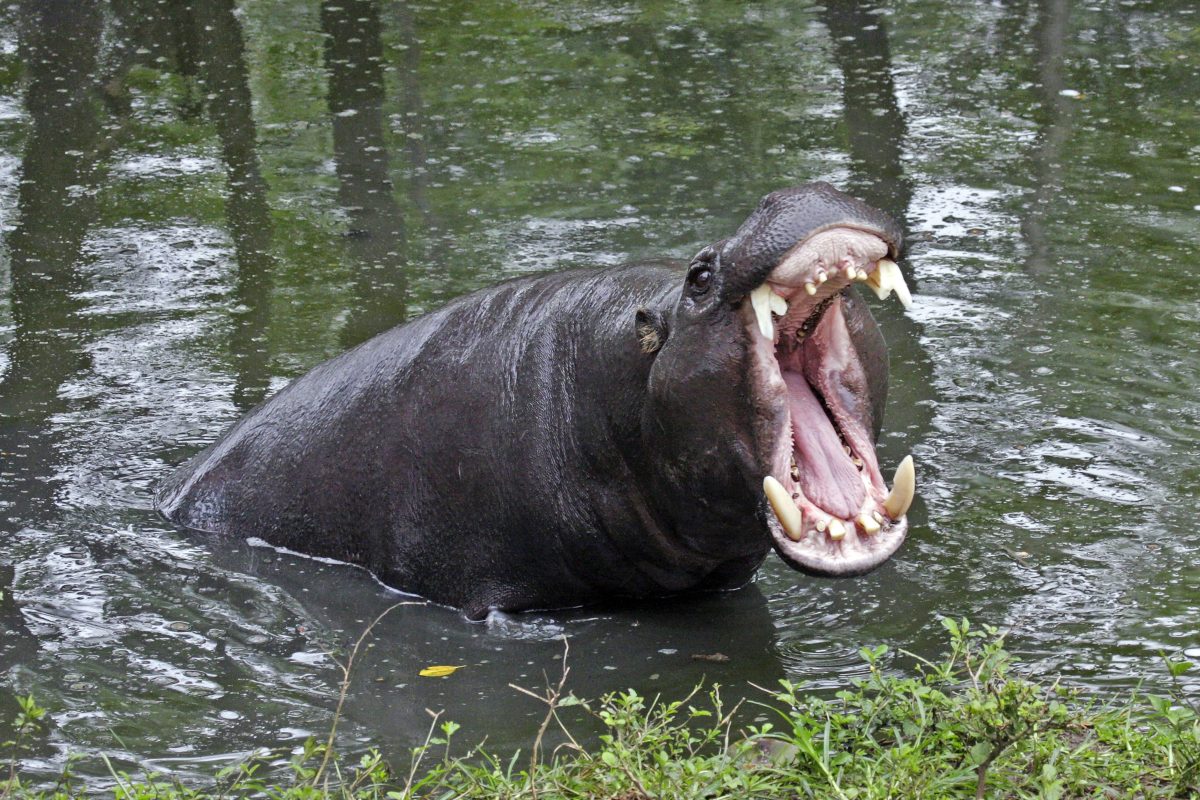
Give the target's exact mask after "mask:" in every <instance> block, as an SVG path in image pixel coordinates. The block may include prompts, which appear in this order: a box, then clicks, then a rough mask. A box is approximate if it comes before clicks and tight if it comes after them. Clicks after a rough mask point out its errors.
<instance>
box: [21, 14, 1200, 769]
mask: <svg viewBox="0 0 1200 800" xmlns="http://www.w3.org/2000/svg"><path fill="white" fill-rule="evenodd" d="M327 98H328V99H327ZM1198 102H1200V12H1198V11H1197V10H1196V9H1194V8H1193V4H1192V3H1190V2H1185V1H1183V0H1180V1H1179V2H1139V1H1138V0H1125V1H1124V2H1113V1H1111V0H1104V1H1103V2H1090V3H1089V2H1082V1H1081V0H1036V1H1035V0H1028V1H1027V2H1019V1H1017V0H1013V1H1012V2H974V3H962V2H954V3H952V2H948V0H927V1H919V0H912V1H911V2H902V1H901V0H895V2H885V3H881V4H878V5H876V4H867V3H858V2H854V1H853V0H831V1H830V2H829V3H828V4H827V5H826V6H812V7H809V8H805V7H800V6H797V5H796V4H791V3H751V4H745V3H733V2H729V3H720V2H715V3H703V4H645V6H644V7H643V8H638V7H637V6H635V5H619V4H611V5H598V4H594V3H578V4H573V5H572V4H561V3H556V4H538V3H525V4H516V3H493V2H482V3H480V2H476V3H451V2H430V3H424V4H419V5H418V4H407V3H402V2H395V3H389V4H381V3H375V2H367V1H366V0H339V2H337V3H334V2H326V3H324V4H318V3H315V2H301V1H300V0H246V2H243V3H242V4H240V5H239V6H238V7H237V8H236V9H235V8H234V6H233V3H232V2H231V1H230V0H193V2H191V3H183V2H179V1H178V0H160V1H159V2H149V1H148V0H122V1H121V2H115V1H114V2H105V3H95V4H92V3H83V2H71V1H69V0H51V1H50V2H46V1H45V0H27V1H26V2H16V3H12V4H9V5H6V6H3V7H2V8H0V228H2V230H0V233H2V242H3V247H2V249H0V520H2V521H0V541H2V542H3V544H2V546H0V589H3V590H4V599H3V601H0V632H2V633H3V635H2V636H0V667H2V668H3V669H4V670H5V672H4V675H5V680H4V683H3V687H2V688H0V707H2V708H3V709H6V710H4V711H3V712H2V716H3V717H4V718H9V717H11V716H12V714H13V713H15V707H14V705H13V703H12V700H11V698H12V696H13V695H14V694H15V693H18V692H19V693H25V692H32V693H34V694H35V695H36V697H37V698H38V699H39V701H40V702H41V703H42V704H43V705H45V706H47V707H48V708H49V709H50V717H51V726H50V729H49V731H48V732H47V733H46V734H45V736H44V737H42V738H41V739H40V740H39V741H38V742H36V748H35V750H34V752H33V754H32V755H31V756H30V761H29V762H28V763H29V766H30V768H31V769H33V770H35V771H41V772H43V773H44V774H47V775H51V774H53V773H54V772H55V771H56V770H57V769H58V768H59V767H60V766H61V765H62V764H63V763H64V759H65V757H66V754H67V753H68V752H76V753H84V754H85V755H86V754H95V753H99V752H106V753H110V754H112V755H113V756H114V758H115V763H116V764H117V765H118V766H119V767H123V768H127V769H138V768H147V769H158V770H171V771H174V772H177V773H179V774H182V775H193V774H211V773H212V772H213V771H214V770H215V769H216V768H217V767H218V766H220V765H223V764H226V763H229V762H231V761H234V760H236V759H237V758H240V757H241V756H242V755H244V754H245V753H247V752H249V751H251V750H253V749H255V748H259V747H268V748H278V749H280V750H282V751H284V752H286V751H288V750H289V749H291V748H294V747H297V746H298V745H299V744H300V743H301V742H302V741H303V740H304V739H305V738H306V737H307V736H309V735H323V734H324V732H325V731H326V730H327V729H328V726H329V723H330V720H331V718H332V713H333V708H334V706H335V705H336V702H337V693H338V686H339V680H340V677H341V672H340V669H339V667H338V665H337V661H336V659H339V658H344V656H345V653H346V651H347V649H348V647H349V646H350V645H351V644H352V643H353V641H354V640H355V639H356V638H357V636H358V635H359V633H360V632H361V631H362V630H363V628H364V627H365V626H366V625H367V624H369V623H370V621H371V620H372V619H374V618H375V617H376V616H378V615H379V614H380V613H381V612H383V611H384V610H385V609H387V608H388V607H389V606H390V605H391V604H393V603H395V602H397V600H400V599H403V598H400V597H398V596H397V595H395V594H394V593H391V592H389V591H388V590H387V589H385V588H384V587H381V586H380V585H379V584H377V583H376V582H375V581H374V580H372V579H371V577H370V576H368V575H366V574H365V573H363V572H360V571H357V570H354V569H352V568H349V567H344V566H337V565H328V564H321V563H317V562H313V561H310V560H306V559H302V558H297V557H292V556H287V555H282V554H278V553H275V552H273V551H271V550H268V549H263V548H255V547H251V546H247V545H245V544H241V543H228V542H217V541H213V540H211V539H209V538H206V537H203V536H199V535H193V534H190V533H187V532H184V531H180V530H177V529H175V528H174V527H173V526H171V525H169V524H167V523H166V522H165V521H163V520H162V519H161V518H159V517H158V516H157V515H156V514H155V513H154V512H153V510H152V509H151V496H152V491H153V487H154V486H155V484H156V483H157V481H159V480H160V479H162V478H163V477H164V476H165V475H166V474H167V473H168V472H169V471H170V470H171V468H172V467H173V466H174V465H176V464H178V463H180V462H181V461H183V460H184V459H185V458H186V457H187V456H188V455H189V454H191V453H193V452H195V451H197V450H198V449H199V448H201V447H202V446H204V445H205V444H207V443H209V442H211V441H212V440H213V439H214V438H215V437H216V436H217V435H218V434H219V433H220V432H221V431H222V430H223V429H225V428H226V427H227V426H228V425H229V424H230V423H232V422H233V421H234V420H235V419H237V418H238V416H239V415H240V414H241V413H243V412H244V411H245V410H246V409H248V408H250V407H251V406H253V405H254V404H255V403H257V402H258V401H259V400H261V399H262V398H263V397H265V396H267V395H268V394H269V393H270V392H272V391H274V390H276V389H278V388H279V387H280V386H282V385H283V384H284V383H286V381H287V380H288V379H290V378H292V377H294V376H296V375H299V374H301V373H303V372H304V371H305V370H307V369H308V368H310V367H311V366H313V365H315V364H317V363H319V362H320V361H322V360H324V359H325V358H327V357H329V356H332V355H334V354H336V353H338V352H341V351H342V350H343V349H345V348H346V347H348V346H351V345H353V344H355V343H357V342H359V341H362V340H363V339H365V338H367V337H369V336H370V335H372V334H374V333H376V332H378V331H380V330H382V329H384V328H386V327H389V326H391V325H392V324H395V323H396V322H398V321H400V320H403V319H405V318H408V317H411V316H413V315H417V314H420V313H421V312H423V311H425V310H428V309H431V308H435V307H437V306H438V305H439V304H441V303H443V302H444V301H445V300H446V299H448V298H450V297H454V296H456V295H458V294H460V293H462V292H465V291H467V290H470V289H472V288H475V287H479V286H485V285H488V284H491V283H493V282H495V281H497V280H499V279H501V278H504V277H508V276H511V275H516V274H521V273H527V272H535V271H540V270H547V269H554V268H558V267H564V266H570V265H575V264H585V263H602V264H608V263H619V262H622V261H625V260H630V259H636V258H642V257H648V256H660V255H673V256H683V257H686V256H689V255H691V254H692V253H693V252H695V251H696V250H697V249H698V248H699V247H700V246H702V245H703V244H705V243H707V242H709V241H712V240H715V239H717V238H720V237H722V236H725V235H727V234H728V233H730V232H731V231H732V230H733V229H734V227H735V226H736V225H737V224H738V223H739V222H740V221H741V219H742V218H743V217H744V216H745V214H746V213H747V212H748V211H749V209H750V208H751V207H752V206H753V204H754V203H755V202H756V201H757V199H758V198H759V197H760V196H761V195H762V194H764V193H766V192H767V191H769V190H771V189H774V188H778V187H781V186H786V185H789V184H793V183H798V182H801V181H805V180H811V179H825V180H830V181H833V182H835V183H837V184H839V185H842V186H846V187H849V188H850V189H851V190H852V191H854V192H856V193H857V194H859V195H860V196H862V197H864V198H866V199H867V200H869V201H870V202H872V203H874V204H876V205H878V206H880V207H882V208H885V209H887V210H888V211H890V212H891V213H893V214H894V215H896V216H897V217H898V218H900V219H903V220H904V221H905V222H906V225H907V228H908V230H909V233H910V239H911V247H910V257H909V259H908V260H907V261H906V262H905V263H904V264H903V265H902V266H903V267H904V269H905V270H906V273H907V274H908V275H909V276H910V282H911V284H912V285H913V287H914V289H915V292H916V296H917V305H916V306H915V308H914V309H913V310H912V311H911V312H909V313H908V314H904V313H902V312H901V311H900V310H899V308H898V306H897V305H896V304H895V303H888V304H875V307H876V310H877V316H878V318H879V319H880V322H881V324H882V325H883V327H884V329H885V333H886V334H887V336H888V338H889V341H890V343H891V353H892V386H893V389H892V396H891V401H890V405H889V410H888V417H887V420H886V425H885V434H884V437H883V440H882V443H881V460H882V462H883V463H884V464H886V465H894V464H895V463H897V462H898V461H899V460H900V458H901V457H902V456H903V455H905V454H906V453H908V452H912V453H913V454H914V455H915V457H916V461H917V465H918V476H919V491H920V497H919V500H918V504H917V505H916V507H915V508H914V510H913V512H912V514H911V516H910V519H911V520H912V521H913V523H914V524H913V526H912V532H911V534H910V537H909V542H908V543H907V544H906V545H905V547H904V548H903V549H902V550H901V552H900V553H899V554H898V556H897V557H896V558H895V559H893V560H892V562H891V563H890V564H888V565H887V566H885V567H884V568H882V569H880V570H879V571H877V572H876V573H874V574H872V575H870V576H868V577H865V578H861V579H857V580H852V581H846V582H839V583H830V582H823V581H815V580H811V579H806V578H803V577H801V576H798V575H797V574H795V573H793V572H791V571H789V570H788V569H786V568H785V567H783V566H782V565H781V564H780V563H779V562H778V561H777V559H775V558H774V557H771V558H769V559H768V561H767V563H766V565H765V566H764V568H763V569H762V571H761V572H760V574H759V576H758V579H757V580H756V582H755V584H754V585H753V586H751V587H749V588H747V589H745V590H743V591H741V592H738V593H734V594H732V595H725V596H714V597H705V598H697V599H690V600H686V601H679V602H675V603H668V604H661V603H658V604H648V605H641V606H632V607H627V608H617V609H583V610H577V611H571V612H562V613H554V614H529V615H518V616H513V617H503V616H497V617H493V618H492V619H491V620H489V622H488V623H487V624H486V625H472V624H468V623H466V622H464V621H463V620H462V619H461V618H460V617H458V616H457V615H456V614H455V613H454V612H452V611H448V610H446V609H442V608H437V607H429V606H424V605H405V606H401V607H399V608H397V609H395V610H394V611H393V612H392V613H391V614H390V615H389V616H387V617H386V618H385V619H384V620H383V621H382V622H381V623H380V624H379V626H378V627H377V628H376V629H375V635H374V637H373V638H372V639H371V647H370V648H369V649H368V650H366V651H364V653H363V655H362V659H361V661H360V664H359V672H358V674H357V678H356V680H355V683H354V686H353V689H352V691H351V693H350V697H349V701H348V707H347V713H346V720H345V721H344V723H343V726H342V728H341V731H342V736H343V742H344V744H345V746H346V747H347V749H349V750H351V751H354V750H356V749H361V748H364V747H366V746H367V743H368V742H371V743H376V744H378V745H380V746H382V747H383V748H384V750H385V751H386V752H388V753H389V754H402V753H403V751H404V750H405V748H407V747H410V746H412V745H413V744H416V743H418V742H419V741H421V740H423V737H424V734H425V731H426V728H427V726H428V724H429V716H428V714H427V713H426V711H425V709H427V708H428V709H434V710H441V709H444V710H445V711H446V714H447V716H449V717H450V718H452V719H455V720H457V721H458V722H460V723H462V724H463V725H464V732H463V734H460V736H465V737H466V739H465V740H466V741H468V742H469V743H475V742H478V741H479V740H480V739H482V738H484V737H485V736H486V737H488V742H489V745H490V746H493V747H495V748H497V749H504V748H511V747H514V746H519V745H521V744H522V743H524V742H526V741H527V737H528V736H529V734H530V732H531V731H532V730H534V728H535V727H536V724H537V722H538V721H540V716H539V707H538V705H537V703H535V702H534V701H532V700H531V699H529V698H527V697H524V696H522V695H520V694H518V693H516V692H515V691H513V690H512V689H510V688H509V684H510V683H515V684H518V685H522V686H531V687H537V686H540V685H542V684H543V683H544V682H545V681H546V680H547V678H548V679H550V680H557V678H558V676H559V673H560V670H561V663H562V661H561V659H562V655H563V643H562V637H563V636H566V637H567V639H568V640H569V642H570V648H571V649H570V653H569V654H568V655H567V662H568V664H569V666H570V667H571V675H570V678H569V683H568V685H569V686H571V687H573V688H574V689H575V690H576V691H577V692H578V693H580V694H583V695H589V696H594V695H596V694H599V693H601V692H604V691H609V690H614V689H620V688H625V687H636V688H637V689H638V690H639V691H643V692H646V693H655V692H662V693H664V694H666V695H669V696H680V695H682V694H684V693H685V692H686V691H687V690H689V689H690V688H691V687H692V685H693V684H694V683H695V682H696V681H698V680H700V679H701V678H702V677H707V678H708V679H710V680H717V681H720V682H721V683H722V684H724V685H725V686H726V687H729V691H731V692H733V693H735V694H743V695H745V694H749V695H753V694H754V692H755V690H754V689H753V688H752V687H751V686H750V684H752V683H756V684H759V685H770V684H772V683H773V682H774V681H775V680H777V679H778V678H780V677H783V676H788V677H791V678H793V679H797V680H807V681H810V682H811V683H812V684H813V685H814V686H815V687H817V688H822V687H833V686H838V685H842V684H844V683H845V682H846V681H848V680H849V679H851V678H852V677H854V676H857V675H860V674H862V666H861V663H860V661H859V659H858V658H857V656H856V651H857V649H858V647H860V646H862V645H865V644H876V643H885V644H888V645H890V646H891V647H892V648H893V649H900V648H903V649H906V650H908V651H911V652H914V653H916V654H918V655H924V656H932V655H934V654H936V653H937V652H938V650H939V648H940V646H941V642H942V635H941V629H940V626H939V625H938V622H937V620H938V617H939V616H940V615H944V614H949V615H968V616H970V617H971V618H973V619H974V620H976V621H978V622H986V623H990V624H994V625H998V626H1002V627H1005V628H1009V629H1011V643H1012V646H1013V648H1014V649H1015V650H1016V651H1017V652H1018V653H1019V654H1020V655H1021V656H1022V658H1023V659H1024V662H1025V663H1026V664H1028V665H1029V666H1030V668H1031V669H1033V670H1035V671H1036V672H1038V673H1039V674H1042V675H1045V676H1052V675H1062V676H1064V679H1065V680H1067V681H1069V682H1071V683H1073V684H1075V685H1080V686H1085V687H1093V688H1098V689H1103V690H1116V689H1120V688H1129V687H1132V686H1134V685H1135V684H1136V683H1137V682H1138V681H1139V680H1141V679H1142V678H1143V677H1147V676H1149V678H1150V680H1151V681H1152V682H1153V681H1155V680H1159V679H1161V675H1162V671H1161V669H1159V666H1158V653H1159V652H1160V651H1166V652H1172V653H1173V652H1179V651H1189V650H1190V651H1191V652H1193V653H1195V652H1197V651H1196V648H1198V647H1200V634H1198V633H1197V628H1196V620H1197V618H1198V612H1200V609H1198V607H1197V606H1198V605H1200V593H1198V592H1197V587H1198V584H1200V566H1198V565H1197V564H1198V562H1197V551H1198V542H1200V537H1198V535H1197V533H1196V531H1195V526H1194V524H1193V518H1194V516H1195V511H1194V508H1195V506H1196V501H1197V498H1198V493H1200V490H1198V489H1197V487H1198V486H1200V456H1198V455H1197V452H1196V449H1197V448H1196V445H1195V442H1196V441H1197V440H1198V439H1200V402H1198V401H1197V394H1196V391H1195V386H1196V384H1197V380H1198V378H1200V352H1198V350H1197V348H1196V346H1195V343H1196V342H1197V341H1200V310H1198V309H1200V303H1198V302H1197V301H1198V300H1200V297H1198V295H1200V289H1198V288H1197V284H1196V283H1195V281H1194V280H1192V279H1191V278H1192V275H1193V273H1194V272H1195V267H1194V265H1193V262H1194V261H1195V254H1196V252H1197V247H1198V245H1200V224H1198V222H1200V173H1198V172H1197V167H1196V165H1197V163H1198V159H1200V126H1198V125H1197V121H1198V120H1200V109H1198V107H1197V106H1198ZM872 302H874V301H872ZM715 653H722V654H725V655H727V656H729V660H728V661H726V662H721V661H712V660H697V659H695V658H693V656H695V655H709V656H711V655H713V654H715ZM891 663H892V666H893V667H894V668H898V669H899V668H904V667H905V666H906V665H907V664H908V662H906V661H905V660H904V658H903V657H900V656H897V657H896V658H895V660H893V661H892V662H891ZM431 664H451V665H466V666H465V668H464V669H462V670H460V671H459V672H457V673H455V674H454V675H452V676H451V677H449V678H445V679H430V678H422V677H419V676H418V674H417V673H418V671H419V670H420V669H421V668H422V667H425V666H428V665H431ZM0 738H3V737H0ZM395 757H396V759H397V760H398V761H402V760H403V757H402V755H396V756H395ZM79 769H80V770H82V771H83V772H84V773H97V772H101V771H102V770H103V768H102V767H101V766H100V765H99V763H98V761H97V760H96V759H95V758H91V759H88V758H85V760H84V761H83V762H82V763H81V765H80V767H79Z"/></svg>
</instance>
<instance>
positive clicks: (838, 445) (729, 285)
mask: <svg viewBox="0 0 1200 800" xmlns="http://www.w3.org/2000/svg"><path fill="white" fill-rule="evenodd" d="M900 247H901V232H900V229H899V227H898V226H897V224H896V223H895V222H894V221H893V220H892V219H890V218H889V217H888V216H887V215H886V214H884V213H883V212H881V211H878V210H876V209H874V208H871V207H870V206H868V205H866V204H865V203H862V202H860V201H858V200H856V199H854V198H852V197H849V196H848V195H845V194H843V193H841V192H839V191H837V190H836V189H834V188H833V187H832V186H830V185H828V184H825V183H813V184H808V185H805V186H799V187H796V188H793V189H786V190H783V191H778V192H774V193H772V194H769V195H767V196H766V197H765V198H763V200H762V202H761V203H760V204H759V206H758V208H757V209H756V210H755V211H754V213H753V214H751V215H750V217H749V218H748V219H747V220H746V221H745V222H744V223H743V224H742V226H741V227H740V228H739V229H738V230H737V232H736V233H735V234H734V235H733V236H732V237H730V238H729V239H726V240H724V241H721V242H717V243H715V244H713V245H710V246H709V247H706V248H704V250H702V251H701V252H700V253H699V254H698V255H696V257H695V258H694V259H692V262H691V264H690V265H689V268H688V272H687V277H686V278H685V280H684V285H683V288H682V291H681V294H680V296H679V299H678V302H677V303H676V304H675V306H674V308H672V309H670V310H669V311H668V312H666V313H665V314H661V315H659V314H655V313H653V312H649V311H643V312H639V316H638V333H639V335H640V336H641V338H642V341H643V348H644V349H645V350H646V351H647V352H649V353H653V355H652V357H653V358H654V363H653V365H652V367H651V370H650V379H649V386H648V401H647V405H646V407H645V412H644V416H643V420H642V431H643V436H644V437H646V438H647V439H649V440H652V444H653V452H655V453H656V455H657V456H659V460H658V463H657V465H656V467H655V470H656V481H655V483H656V484H657V486H658V489H659V491H658V492H657V497H656V500H657V501H659V502H665V503H667V504H668V505H669V506H671V507H670V509H669V513H670V514H671V516H672V517H673V518H674V519H675V521H676V524H677V525H678V526H679V530H680V532H681V535H683V536H684V537H686V538H687V541H688V543H689V545H690V546H691V547H693V548H695V549H696V550H699V551H707V552H715V551H718V550H720V549H726V551H727V552H728V550H729V549H732V550H745V551H749V549H750V544H749V543H748V539H749V538H751V537H754V538H755V541H757V542H759V543H760V544H759V545H758V546H759V547H761V546H762V545H761V542H762V538H763V537H764V536H766V535H767V533H768V532H769V535H770V537H771V540H772V541H773V543H774V546H775V550H776V551H777V552H778V553H779V555H780V556H781V557H782V558H783V559H784V560H785V561H786V562H787V563H788V564H790V565H791V566H793V567H795V568H796V569H799V570H802V571H804V572H807V573H811V574H817V575H831V576H840V575H858V574H862V573H864V572H867V571H869V570H871V569H873V568H875V567H876V566H878V565H880V564H882V563H883V562H884V561H886V560H887V558H888V557H889V556H891V554H892V553H894V552H895V551H896V549H897V548H898V547H899V546H900V544H901V542H903V541H904V536H905V534H906V532H907V530H908V523H907V520H906V518H905V513H906V512H907V511H908V507H909V505H910V503H911V502H912V498H913V490H914V474H913V467H912V460H911V459H910V458H906V459H905V460H904V461H903V462H902V463H901V465H900V467H899V468H898V469H897V471H896V477H895V481H894V486H893V488H892V489H890V490H889V488H888V486H887V484H886V483H885V482H884V479H883V475H882V474H881V472H880V468H879V464H878V461H877V460H876V456H875V441H876V437H877V436H878V433H879V428H880V424H881V422H882V416H883V406H884V400H885V397H886V394H887V352H886V349H885V347H884V343H883V338H882V335H881V333H880V332H879V328H878V326H877V325H876V324H875V321H874V320H873V319H872V318H871V315H870V313H869V312H868V311H867V309H866V305H865V303H864V302H863V301H862V299H861V298H859V297H858V296H857V295H856V294H855V293H854V292H852V291H851V290H850V287H851V285H852V284H853V283H856V282H861V283H865V284H866V285H867V286H868V287H870V288H872V289H873V290H874V291H875V292H876V294H878V295H879V296H880V297H886V296H887V295H888V294H890V293H891V292H892V291H895V292H896V294H897V296H898V297H899V298H900V300H901V302H903V303H905V304H906V305H907V304H908V302H909V295H908V288H907V286H905V284H904V280H903V278H902V277H901V275H900V271H899V268H898V267H897V266H896V264H895V262H894V261H893V260H892V259H894V258H896V257H898V255H899V252H900ZM664 498H667V499H665V500H664ZM764 524H765V528H766V529H767V530H763V526H764ZM760 552H761V551H760Z"/></svg>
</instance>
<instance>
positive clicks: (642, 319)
mask: <svg viewBox="0 0 1200 800" xmlns="http://www.w3.org/2000/svg"><path fill="white" fill-rule="evenodd" d="M636 329H637V337H638V344H639V345H641V347H642V352H643V353H645V354H646V355H650V354H651V353H657V352H658V351H659V349H660V348H661V347H662V346H663V343H665V342H666V341H667V318H666V317H664V316H663V315H662V312H661V311H657V310H655V309H653V308H639V309H638V310H637V317H636Z"/></svg>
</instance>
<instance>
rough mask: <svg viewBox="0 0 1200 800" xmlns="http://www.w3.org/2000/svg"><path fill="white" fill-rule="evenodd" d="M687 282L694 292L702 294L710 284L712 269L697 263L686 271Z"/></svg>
mask: <svg viewBox="0 0 1200 800" xmlns="http://www.w3.org/2000/svg"><path fill="white" fill-rule="evenodd" d="M687 282H688V285H689V286H691V287H692V291H694V292H695V293H696V294H704V293H705V292H707V291H708V287H709V286H711V285H712V269H710V268H709V267H708V266H706V265H704V264H697V265H696V266H694V267H692V269H691V271H689V272H688V276H687Z"/></svg>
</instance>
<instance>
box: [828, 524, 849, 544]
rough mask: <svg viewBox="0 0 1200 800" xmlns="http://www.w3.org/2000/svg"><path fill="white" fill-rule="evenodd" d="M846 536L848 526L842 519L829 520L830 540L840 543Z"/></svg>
mask: <svg viewBox="0 0 1200 800" xmlns="http://www.w3.org/2000/svg"><path fill="white" fill-rule="evenodd" d="M845 536H846V525H845V523H843V522H842V521H841V520H840V519H831V520H829V538H830V539H833V540H834V541H835V542H840V541H841V540H842V539H843V538H845Z"/></svg>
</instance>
